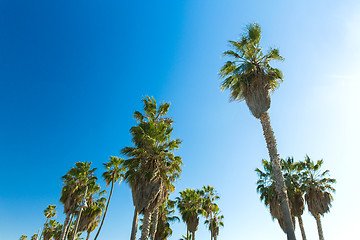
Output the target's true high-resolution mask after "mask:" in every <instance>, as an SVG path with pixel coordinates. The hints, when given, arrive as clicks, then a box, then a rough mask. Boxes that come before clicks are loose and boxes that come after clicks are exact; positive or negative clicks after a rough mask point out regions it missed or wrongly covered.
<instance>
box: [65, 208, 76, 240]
mask: <svg viewBox="0 0 360 240" xmlns="http://www.w3.org/2000/svg"><path fill="white" fill-rule="evenodd" d="M74 215H75V214H74V213H73V214H71V218H70V221H69V224H68V226H67V228H66V232H65V237H64V240H66V239H67V238H68V235H69V232H70V226H71V223H72V220H73V218H74Z"/></svg>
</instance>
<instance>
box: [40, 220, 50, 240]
mask: <svg viewBox="0 0 360 240" xmlns="http://www.w3.org/2000/svg"><path fill="white" fill-rule="evenodd" d="M49 219H50V218H47V219H46V222H45V224H44V227H43V229H42V230H41V234H40V237H39V239H40V240H41V237H42V235H43V232H44V229H45V225H46V224H47V222H48V221H49Z"/></svg>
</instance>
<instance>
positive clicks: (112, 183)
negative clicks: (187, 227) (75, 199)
mask: <svg viewBox="0 0 360 240" xmlns="http://www.w3.org/2000/svg"><path fill="white" fill-rule="evenodd" d="M113 189H114V179H113V181H111V190H110V195H109V199H108V201H107V203H106V208H105V212H104V216H103V218H102V220H101V224H100V227H99V230H98V231H97V233H96V235H95V238H94V240H96V239H97V237H98V236H99V233H100V230H101V227H102V225H103V223H104V220H105V217H106V213H107V210H108V207H109V203H110V199H111V196H112V193H113Z"/></svg>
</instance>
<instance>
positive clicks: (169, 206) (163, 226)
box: [139, 198, 180, 240]
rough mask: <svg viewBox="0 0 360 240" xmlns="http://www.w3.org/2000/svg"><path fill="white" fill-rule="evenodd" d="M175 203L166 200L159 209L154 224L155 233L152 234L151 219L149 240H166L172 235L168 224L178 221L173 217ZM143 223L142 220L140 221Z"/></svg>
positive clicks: (152, 225)
mask: <svg viewBox="0 0 360 240" xmlns="http://www.w3.org/2000/svg"><path fill="white" fill-rule="evenodd" d="M175 203H176V201H172V200H170V199H169V198H167V200H166V203H164V204H163V205H161V206H160V207H159V209H158V210H159V214H158V221H157V224H156V231H155V234H153V232H154V228H155V226H154V224H153V223H154V221H153V219H152V224H151V231H150V239H151V240H166V239H167V238H168V237H170V236H171V235H172V229H171V228H170V224H171V223H172V222H175V221H180V219H179V218H178V217H177V216H173V214H174V212H175V210H174V208H175ZM140 221H141V222H143V219H140ZM139 229H140V230H142V229H143V227H142V225H140V227H139Z"/></svg>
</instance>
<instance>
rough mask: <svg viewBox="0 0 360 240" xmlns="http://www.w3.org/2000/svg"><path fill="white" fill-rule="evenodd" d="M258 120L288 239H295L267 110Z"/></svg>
mask: <svg viewBox="0 0 360 240" xmlns="http://www.w3.org/2000/svg"><path fill="white" fill-rule="evenodd" d="M260 122H261V125H262V128H263V132H264V137H265V141H266V145H267V148H268V152H269V156H270V160H271V165H272V168H273V172H274V180H275V189H276V193H277V194H278V197H279V202H280V206H281V210H282V213H283V216H284V221H285V226H286V233H287V239H288V240H295V239H296V238H295V233H294V227H293V224H292V220H291V214H290V207H289V199H288V196H287V193H286V187H285V181H284V176H283V174H282V172H281V166H280V161H279V154H278V152H277V147H276V140H275V135H274V132H273V130H272V127H271V123H270V117H269V113H268V112H264V113H262V114H261V115H260Z"/></svg>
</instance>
